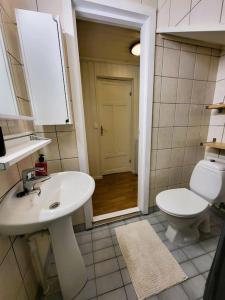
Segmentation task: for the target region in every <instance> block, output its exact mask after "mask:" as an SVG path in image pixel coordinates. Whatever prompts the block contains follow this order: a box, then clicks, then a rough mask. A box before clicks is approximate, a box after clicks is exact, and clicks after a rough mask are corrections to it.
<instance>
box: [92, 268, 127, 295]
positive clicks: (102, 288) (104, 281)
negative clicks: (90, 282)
mask: <svg viewBox="0 0 225 300" xmlns="http://www.w3.org/2000/svg"><path fill="white" fill-rule="evenodd" d="M96 285H97V294H98V295H101V294H105V293H107V292H110V291H112V290H115V289H117V288H120V287H122V286H123V281H122V277H121V274H120V272H115V273H111V274H108V275H105V276H102V277H99V278H96Z"/></svg>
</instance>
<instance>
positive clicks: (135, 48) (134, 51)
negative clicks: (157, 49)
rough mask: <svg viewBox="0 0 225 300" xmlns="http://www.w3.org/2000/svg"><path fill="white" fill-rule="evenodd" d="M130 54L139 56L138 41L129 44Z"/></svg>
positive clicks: (139, 46)
mask: <svg viewBox="0 0 225 300" xmlns="http://www.w3.org/2000/svg"><path fill="white" fill-rule="evenodd" d="M130 52H131V54H133V55H135V56H140V54H141V44H140V42H138V43H135V44H134V45H132V46H131V49H130Z"/></svg>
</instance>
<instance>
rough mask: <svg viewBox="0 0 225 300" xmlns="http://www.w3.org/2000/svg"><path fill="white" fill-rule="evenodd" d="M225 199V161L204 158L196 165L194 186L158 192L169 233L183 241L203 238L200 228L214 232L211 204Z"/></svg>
mask: <svg viewBox="0 0 225 300" xmlns="http://www.w3.org/2000/svg"><path fill="white" fill-rule="evenodd" d="M224 201H225V164H223V163H220V162H216V161H209V160H201V161H199V162H198V164H197V165H196V166H195V168H194V170H193V173H192V176H191V180H190V190H188V189H186V188H179V189H171V190H166V191H163V192H161V193H159V194H158V195H157V196H156V204H157V206H158V207H159V209H160V210H161V212H162V213H163V214H164V215H165V217H166V219H167V221H168V228H167V231H166V236H167V238H168V239H169V241H170V242H172V243H176V244H179V245H184V244H188V243H191V242H194V241H196V240H198V239H199V230H200V231H202V232H205V233H208V232H210V221H209V211H208V208H209V206H211V205H212V204H214V203H215V202H224Z"/></svg>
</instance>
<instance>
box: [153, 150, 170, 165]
mask: <svg viewBox="0 0 225 300" xmlns="http://www.w3.org/2000/svg"><path fill="white" fill-rule="evenodd" d="M170 159H171V149H163V150H158V151H157V157H156V169H166V168H169V166H170Z"/></svg>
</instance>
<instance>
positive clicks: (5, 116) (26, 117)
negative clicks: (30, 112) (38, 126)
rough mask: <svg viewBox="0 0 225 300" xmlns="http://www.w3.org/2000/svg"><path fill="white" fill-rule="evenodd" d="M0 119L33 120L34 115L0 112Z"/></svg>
mask: <svg viewBox="0 0 225 300" xmlns="http://www.w3.org/2000/svg"><path fill="white" fill-rule="evenodd" d="M0 119H3V120H24V121H33V120H34V117H29V116H23V115H4V114H0Z"/></svg>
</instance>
